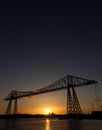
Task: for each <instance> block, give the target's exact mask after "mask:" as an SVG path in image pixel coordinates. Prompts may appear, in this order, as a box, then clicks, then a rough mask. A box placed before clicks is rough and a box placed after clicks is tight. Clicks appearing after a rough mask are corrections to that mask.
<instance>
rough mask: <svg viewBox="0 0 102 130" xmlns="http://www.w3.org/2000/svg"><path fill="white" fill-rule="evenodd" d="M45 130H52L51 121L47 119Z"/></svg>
mask: <svg viewBox="0 0 102 130" xmlns="http://www.w3.org/2000/svg"><path fill="white" fill-rule="evenodd" d="M45 130H50V120H49V119H46V129H45Z"/></svg>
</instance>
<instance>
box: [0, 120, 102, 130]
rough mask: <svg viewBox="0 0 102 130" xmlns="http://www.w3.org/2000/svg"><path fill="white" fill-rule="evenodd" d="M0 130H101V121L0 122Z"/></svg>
mask: <svg viewBox="0 0 102 130" xmlns="http://www.w3.org/2000/svg"><path fill="white" fill-rule="evenodd" d="M0 130H102V120H58V119H54V120H49V119H8V120H4V119H1V120H0Z"/></svg>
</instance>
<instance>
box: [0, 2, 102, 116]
mask: <svg viewBox="0 0 102 130" xmlns="http://www.w3.org/2000/svg"><path fill="white" fill-rule="evenodd" d="M67 74H69V75H75V76H79V77H82V78H87V79H90V80H96V81H98V82H99V84H98V85H90V86H84V87H81V88H77V90H76V91H77V94H78V97H79V101H80V103H81V106H82V109H83V110H84V111H86V112H89V111H90V110H91V104H92V103H93V100H94V99H95V92H94V90H95V89H94V87H95V86H99V87H100V95H101V92H102V9H101V4H100V3H0V114H2V113H5V111H6V107H7V102H5V101H3V99H4V98H5V97H6V96H7V95H8V94H9V93H10V91H12V90H18V91H35V90H36V89H38V88H42V87H45V86H47V85H49V84H51V83H53V82H55V81H57V80H59V79H60V78H62V77H63V76H65V75H67ZM18 105H19V113H31V114H37V113H40V114H41V113H43V114H44V113H46V111H47V110H49V112H54V113H62V114H65V113H66V90H63V91H57V92H53V93H47V94H41V95H37V96H32V97H30V98H28V97H26V98H23V99H20V100H19V101H18Z"/></svg>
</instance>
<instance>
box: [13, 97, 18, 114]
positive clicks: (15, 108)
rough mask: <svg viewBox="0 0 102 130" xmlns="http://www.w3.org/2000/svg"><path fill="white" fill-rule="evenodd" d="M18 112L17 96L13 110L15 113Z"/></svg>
mask: <svg viewBox="0 0 102 130" xmlns="http://www.w3.org/2000/svg"><path fill="white" fill-rule="evenodd" d="M17 113H18V105H17V98H16V99H15V102H14V110H13V114H17Z"/></svg>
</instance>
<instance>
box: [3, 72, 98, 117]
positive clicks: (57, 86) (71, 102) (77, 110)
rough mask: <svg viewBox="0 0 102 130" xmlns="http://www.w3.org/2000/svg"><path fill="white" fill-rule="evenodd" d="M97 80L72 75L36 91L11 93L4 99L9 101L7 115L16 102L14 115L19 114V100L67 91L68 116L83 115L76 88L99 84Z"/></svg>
mask: <svg viewBox="0 0 102 130" xmlns="http://www.w3.org/2000/svg"><path fill="white" fill-rule="evenodd" d="M97 83H98V82H97V81H95V80H89V79H84V78H80V77H76V76H72V75H67V76H65V77H63V78H61V79H60V80H58V81H56V82H55V83H52V84H50V85H48V86H46V87H43V88H40V89H37V90H35V91H27V92H21V91H14V90H13V91H11V92H10V93H9V94H8V96H7V97H6V98H5V99H4V100H5V101H8V106H7V109H6V114H11V108H12V101H14V102H15V103H14V110H13V114H17V113H18V104H17V100H18V99H19V98H24V97H29V96H33V95H38V94H44V93H49V92H54V91H60V90H64V89H66V90H67V115H68V114H82V109H81V106H80V103H79V100H78V97H77V94H76V91H75V87H82V86H86V85H91V84H97Z"/></svg>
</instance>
